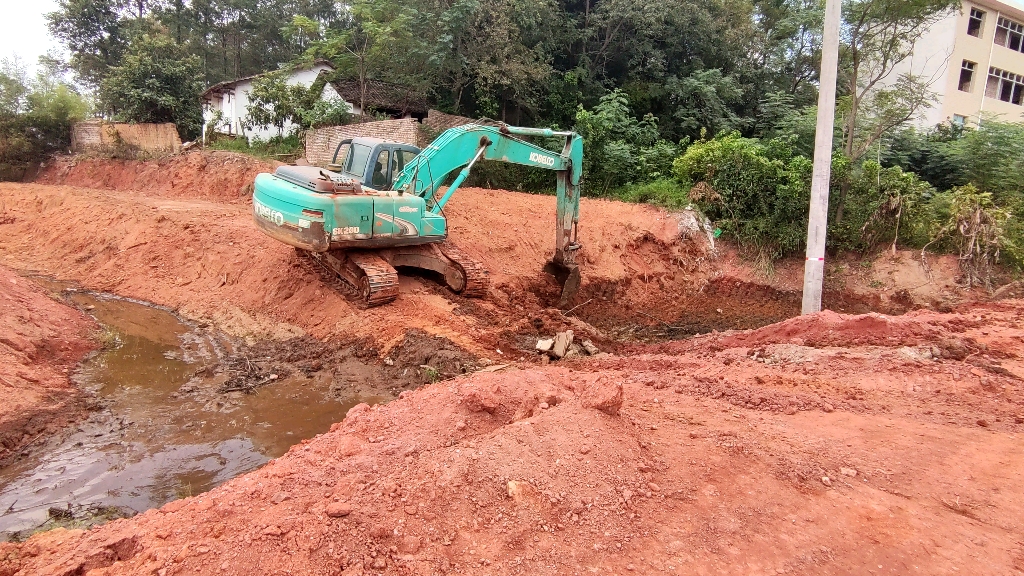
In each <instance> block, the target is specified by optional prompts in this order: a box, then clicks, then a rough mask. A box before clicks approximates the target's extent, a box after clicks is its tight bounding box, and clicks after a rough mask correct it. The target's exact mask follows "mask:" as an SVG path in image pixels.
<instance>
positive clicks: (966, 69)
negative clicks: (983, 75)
mask: <svg viewBox="0 0 1024 576" xmlns="http://www.w3.org/2000/svg"><path fill="white" fill-rule="evenodd" d="M975 66H977V63H975V62H970V61H968V60H964V62H963V64H961V65H960V85H959V88H960V91H961V92H970V91H971V88H973V87H974V67H975Z"/></svg>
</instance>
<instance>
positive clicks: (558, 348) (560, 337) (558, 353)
mask: <svg viewBox="0 0 1024 576" xmlns="http://www.w3.org/2000/svg"><path fill="white" fill-rule="evenodd" d="M572 338H573V332H572V330H566V331H565V332H559V333H558V334H555V344H554V346H553V347H552V348H551V353H552V354H553V355H554V356H555V358H562V357H564V356H565V354H566V352H568V351H569V346H571V345H572Z"/></svg>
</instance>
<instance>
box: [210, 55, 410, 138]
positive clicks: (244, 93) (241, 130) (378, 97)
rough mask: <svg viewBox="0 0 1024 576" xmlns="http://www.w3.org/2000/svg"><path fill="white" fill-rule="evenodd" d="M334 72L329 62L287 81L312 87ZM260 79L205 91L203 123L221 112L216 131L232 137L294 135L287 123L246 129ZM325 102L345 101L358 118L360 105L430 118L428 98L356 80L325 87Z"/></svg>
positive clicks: (294, 74)
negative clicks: (251, 97)
mask: <svg viewBox="0 0 1024 576" xmlns="http://www.w3.org/2000/svg"><path fill="white" fill-rule="evenodd" d="M331 72H334V66H333V65H331V63H330V62H328V61H326V60H321V61H317V62H315V63H314V64H313V65H312V66H305V67H300V68H295V69H293V70H291V72H289V74H288V78H287V80H286V82H287V83H288V85H290V86H295V85H299V84H301V85H302V86H306V87H309V86H312V85H313V83H314V82H316V80H317V78H318V77H319V76H320V75H321V74H330V73H331ZM259 76H261V74H257V75H254V76H246V77H245V78H239V79H237V80H231V81H228V82H221V83H219V84H214V85H213V86H210V87H209V88H207V89H206V91H205V92H203V95H202V96H203V102H204V107H203V120H204V124H209V123H210V122H211V121H212V120H213V118H214V116H215V115H216V113H217V112H218V111H219V112H220V113H221V116H222V118H223V120H222V121H221V123H220V124H218V125H217V127H216V131H217V132H219V133H221V134H228V135H231V136H245V137H247V138H254V137H256V138H259V139H260V140H267V139H269V138H272V137H274V136H280V135H281V133H282V132H284V133H285V134H289V133H291V132H292V131H293V130H294V129H295V126H294V125H293V124H292V123H290V122H288V123H286V124H285V126H284V130H283V131H282V130H278V129H277V127H276V126H269V127H262V126H257V127H252V128H246V119H247V118H248V116H249V93H250V92H251V91H252V82H253V80H254V79H256V78H258V77H259ZM320 98H321V99H323V100H342V101H344V102H345V103H346V104H347V106H348V110H349V112H350V113H352V114H354V115H356V116H359V115H362V114H363V110H362V108H361V107H360V102H361V101H362V102H364V103H365V104H366V108H367V109H368V110H371V111H374V112H377V113H381V114H385V115H387V116H390V117H391V118H417V119H420V120H422V119H423V118H424V117H425V116H426V115H427V109H428V103H427V99H426V98H425V97H424V96H423V95H422V94H419V93H417V92H415V91H414V90H412V89H411V88H408V87H405V86H399V85H397V84H390V83H388V82H381V81H378V80H368V81H367V82H366V86H365V90H364V89H363V87H362V86H360V83H359V82H358V81H357V80H351V79H349V80H332V81H330V82H326V83H325V84H324V89H323V92H322V93H321V94H320Z"/></svg>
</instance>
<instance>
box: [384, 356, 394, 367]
mask: <svg viewBox="0 0 1024 576" xmlns="http://www.w3.org/2000/svg"><path fill="white" fill-rule="evenodd" d="M384 365H385V366H394V365H395V361H394V360H392V359H391V358H385V359H384Z"/></svg>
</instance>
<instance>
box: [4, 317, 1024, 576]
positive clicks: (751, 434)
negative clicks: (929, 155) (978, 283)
mask: <svg viewBox="0 0 1024 576" xmlns="http://www.w3.org/2000/svg"><path fill="white" fill-rule="evenodd" d="M982 317H984V318H983V319H984V320H985V322H984V323H983V324H979V325H974V324H973V322H974V321H975V320H976V319H982ZM1022 319H1024V302H1020V301H1006V302H1004V303H1001V304H999V305H998V306H983V307H978V308H970V309H965V310H964V311H963V312H962V313H961V314H932V315H931V316H929V317H928V318H926V319H921V318H919V319H918V320H919V321H920V322H925V323H926V324H927V325H929V326H958V325H959V326H961V328H962V334H961V336H962V337H964V338H973V339H975V340H976V341H977V342H978V343H979V344H982V345H986V346H989V347H990V348H991V347H994V345H995V344H998V343H1001V344H999V345H1000V346H1004V348H1005V349H1004V350H1003V358H1002V360H1001V361H1002V366H1003V368H1004V370H1005V373H994V372H988V371H984V370H978V369H977V368H975V367H972V365H970V364H968V363H966V362H963V361H959V360H952V359H948V358H934V357H928V356H927V355H926V354H924V351H925V350H926V349H927V350H930V349H931V347H933V346H937V345H938V344H939V343H940V342H941V338H942V335H941V334H933V333H932V332H931V331H930V330H924V331H922V332H921V334H922V335H921V336H920V338H921V340H920V342H921V343H920V345H919V346H918V347H916V348H911V347H904V348H902V349H901V348H880V347H877V346H873V345H871V344H870V343H869V342H868V341H864V340H861V339H860V336H859V332H858V330H856V329H855V328H862V327H863V325H873V324H872V323H874V322H876V321H877V319H875V318H873V317H870V316H869V317H862V318H852V317H846V318H832V317H828V316H825V317H824V318H819V319H818V321H819V323H823V324H825V325H831V326H840V327H842V326H847V328H846V329H845V332H844V331H843V330H840V331H838V332H834V333H833V334H834V339H833V340H831V341H830V342H832V344H833V345H834V346H839V345H840V344H841V342H842V339H843V338H844V333H845V334H846V336H849V337H850V338H851V339H852V340H856V341H857V342H860V343H859V344H851V345H847V346H845V347H843V348H833V347H830V348H812V347H808V346H801V345H797V344H791V343H783V344H768V342H770V341H773V340H771V339H770V338H768V336H767V334H768V333H769V332H771V331H772V330H773V329H774V330H775V331H777V332H779V333H780V334H782V335H788V334H790V332H791V330H792V328H793V326H791V325H788V326H787V325H779V326H773V327H768V328H765V329H762V330H760V331H756V332H750V333H746V334H737V335H732V336H729V337H728V338H732V339H731V340H726V339H723V340H722V341H721V342H720V344H721V347H719V348H718V349H716V350H706V349H700V350H696V349H695V350H692V351H682V352H678V353H675V354H665V353H658V354H641V355H637V356H632V357H609V358H606V359H598V360H590V361H586V362H577V363H574V364H573V365H572V369H567V368H552V367H549V368H544V369H530V370H513V371H509V372H498V373H491V374H476V375H473V376H470V377H465V378H458V379H456V380H453V381H448V382H443V383H439V384H435V385H431V386H427V387H424V388H421V389H418V390H415V391H410V392H406V393H404V394H403V395H402V397H401V398H400V399H399V400H396V401H394V402H392V403H390V404H388V405H385V406H377V407H373V408H371V407H369V406H366V405H359V406H357V407H355V408H353V409H352V410H351V411H350V412H349V414H348V416H347V418H346V419H345V420H344V421H343V422H341V423H338V424H336V425H335V426H334V427H333V428H332V430H331V431H330V432H329V433H327V434H324V435H321V436H318V437H317V438H314V439H312V440H309V441H304V442H303V443H302V444H300V445H297V446H294V447H293V448H292V449H291V450H290V451H289V452H288V453H287V454H285V455H284V456H283V457H281V458H279V459H277V460H275V461H273V462H271V463H270V464H268V465H267V466H265V467H263V468H262V469H260V470H258V471H256V472H253V473H250V474H247V475H245V476H243V477H240V478H236V479H235V480H232V481H230V482H228V483H227V484H225V485H223V486H221V487H219V488H216V489H214V490H212V491H210V492H208V493H206V494H203V495H200V496H197V497H193V498H186V499H184V500H179V501H176V502H172V503H171V504H168V505H166V506H164V507H163V508H161V509H160V510H152V511H149V512H146V513H144V514H141V515H139V516H137V517H135V518H133V519H130V520H118V521H114V522H111V523H110V524H108V525H106V526H103V527H100V528H98V529H93V530H90V531H88V532H84V531H66V530H53V531H50V532H47V533H43V534H39V535H36V536H34V537H32V538H31V539H30V540H29V541H28V542H26V543H25V544H22V545H12V544H0V574H12V573H16V572H17V571H19V570H20V571H21V572H20V573H24V574H36V573H69V574H70V573H84V572H87V571H88V570H90V569H94V568H105V570H104V571H103V572H102V573H104V574H110V575H115V574H150V573H156V574H159V573H163V574H179V573H180V574H185V573H188V574H252V573H276V572H281V571H291V572H293V573H302V574H343V575H346V576H352V575H355V574H365V575H369V574H448V573H460V574H556V573H559V574H561V573H587V572H596V573H604V572H607V573H615V574H624V573H629V572H635V573H638V574H645V573H656V572H665V573H672V572H679V573H731V572H737V573H738V572H742V573H758V574H780V573H781V574H787V573H795V574H836V573H851V574H852V573H860V572H861V571H862V569H863V567H865V566H871V567H876V566H881V567H882V568H879V569H878V570H879V571H880V572H882V571H884V572H894V573H903V572H908V571H914V570H918V571H921V572H922V573H929V574H933V573H946V572H952V571H953V568H957V570H962V569H969V570H970V571H971V572H972V573H976V574H1012V573H1015V571H1016V572H1019V571H1020V569H1021V566H1022V562H1024V548H1022V547H1021V544H1020V542H1019V541H1018V540H1019V537H1018V536H1017V535H1018V534H1020V533H1021V531H1022V530H1024V507H1021V505H1020V503H1021V502H1022V501H1024V486H1022V485H1021V484H1020V483H1019V482H1017V481H1016V479H1017V478H1019V477H1020V476H1021V474H1022V473H1024V451H1022V448H1021V446H1020V443H1019V442H1018V441H1017V439H1016V438H1017V436H1018V435H1019V434H1021V433H1024V389H1022V387H1021V380H1020V379H1019V378H1020V376H1021V375H1024V363H1022V361H1021V356H1020V354H1021V352H1024V348H1022V344H1021V342H1022V336H1024V328H1022ZM861 323H862V324H863V325H862V324H861ZM826 333H827V331H826ZM896 333H899V330H896ZM755 334H758V336H757V338H758V340H757V341H758V342H760V343H761V344H762V345H763V347H764V349H765V350H764V351H765V352H766V356H764V357H750V356H749V355H748V351H749V349H748V348H747V342H745V341H744V342H743V343H740V340H741V337H744V336H745V337H747V338H750V339H752V340H753V339H754V338H755V336H754V335H755ZM933 338H939V340H934V339H933ZM774 341H779V339H775V340H774ZM652 350H653V349H652ZM981 355H982V356H988V358H987V361H996V360H997V359H996V358H995V357H993V356H991V355H988V354H987V353H984V352H983V353H982V354H981ZM982 557H983V558H984V561H980V560H979V558H982Z"/></svg>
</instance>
